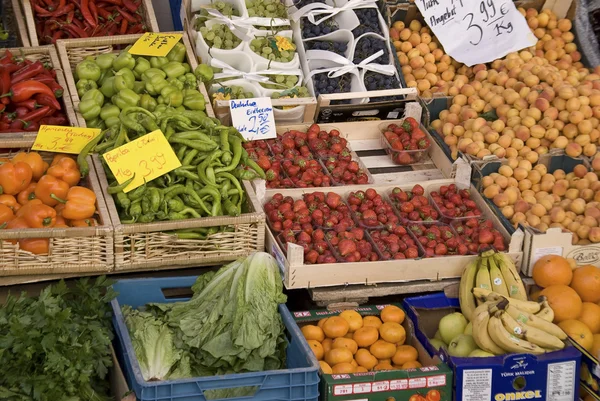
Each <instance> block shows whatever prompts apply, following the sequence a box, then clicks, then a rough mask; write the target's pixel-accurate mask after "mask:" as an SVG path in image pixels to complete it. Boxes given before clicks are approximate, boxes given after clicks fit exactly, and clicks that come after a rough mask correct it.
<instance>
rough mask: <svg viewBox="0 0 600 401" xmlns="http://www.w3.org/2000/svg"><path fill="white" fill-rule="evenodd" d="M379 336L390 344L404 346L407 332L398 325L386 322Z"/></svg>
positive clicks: (380, 329)
mask: <svg viewBox="0 0 600 401" xmlns="http://www.w3.org/2000/svg"><path fill="white" fill-rule="evenodd" d="M379 336H380V337H381V339H382V340H385V341H387V342H388V343H393V344H398V343H402V344H403V343H404V341H405V340H406V330H404V327H402V326H400V325H399V324H398V323H394V322H385V323H384V324H382V325H381V327H380V328H379Z"/></svg>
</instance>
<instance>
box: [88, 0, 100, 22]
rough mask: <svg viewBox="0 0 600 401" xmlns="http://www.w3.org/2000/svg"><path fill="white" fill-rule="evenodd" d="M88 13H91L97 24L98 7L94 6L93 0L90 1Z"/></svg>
mask: <svg viewBox="0 0 600 401" xmlns="http://www.w3.org/2000/svg"><path fill="white" fill-rule="evenodd" d="M90 13H91V14H92V18H94V22H95V23H96V26H97V25H98V9H97V8H96V3H94V2H93V1H92V2H91V3H90Z"/></svg>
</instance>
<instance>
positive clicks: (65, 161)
mask: <svg viewBox="0 0 600 401" xmlns="http://www.w3.org/2000/svg"><path fill="white" fill-rule="evenodd" d="M46 174H48V175H51V176H53V177H56V178H58V179H59V180H63V181H64V182H66V183H67V184H69V186H70V187H72V186H74V185H77V183H78V182H79V180H80V179H81V173H80V172H79V168H78V167H77V162H76V161H75V160H73V159H71V158H70V157H63V158H62V159H60V160H59V161H58V162H57V163H56V164H53V165H52V166H50V168H49V169H48V171H47V172H46Z"/></svg>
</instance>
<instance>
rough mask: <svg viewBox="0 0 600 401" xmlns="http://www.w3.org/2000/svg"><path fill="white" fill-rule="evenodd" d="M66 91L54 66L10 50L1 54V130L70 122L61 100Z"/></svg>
mask: <svg viewBox="0 0 600 401" xmlns="http://www.w3.org/2000/svg"><path fill="white" fill-rule="evenodd" d="M63 92H64V89H63V88H62V86H60V85H59V84H58V83H57V82H56V71H54V69H53V68H52V66H50V65H46V64H44V63H42V62H41V61H39V60H38V61H31V60H27V59H24V58H21V57H16V56H14V55H13V54H12V53H11V52H10V51H8V50H6V51H5V52H4V55H3V56H2V57H0V132H23V131H38V130H39V127H40V125H68V121H67V117H66V116H65V113H64V112H63V111H62V110H61V109H62V106H61V104H60V102H59V101H58V99H60V98H61V97H62V96H63Z"/></svg>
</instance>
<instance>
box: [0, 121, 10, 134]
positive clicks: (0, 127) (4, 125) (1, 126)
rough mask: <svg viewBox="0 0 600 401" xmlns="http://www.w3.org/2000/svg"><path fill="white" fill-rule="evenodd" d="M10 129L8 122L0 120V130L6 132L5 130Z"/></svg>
mask: <svg viewBox="0 0 600 401" xmlns="http://www.w3.org/2000/svg"><path fill="white" fill-rule="evenodd" d="M9 129H10V124H9V123H4V122H0V131H2V132H6V130H9Z"/></svg>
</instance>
